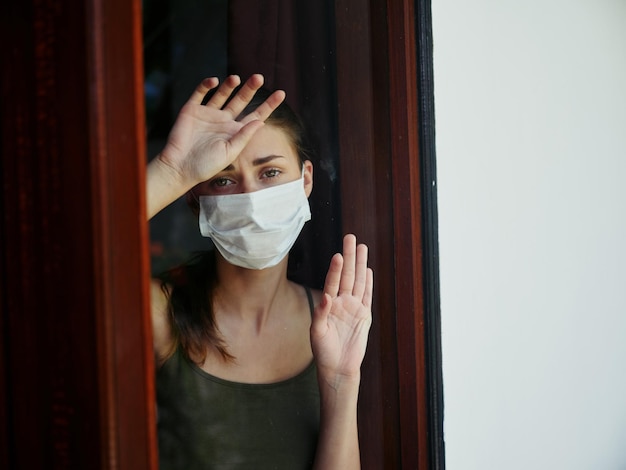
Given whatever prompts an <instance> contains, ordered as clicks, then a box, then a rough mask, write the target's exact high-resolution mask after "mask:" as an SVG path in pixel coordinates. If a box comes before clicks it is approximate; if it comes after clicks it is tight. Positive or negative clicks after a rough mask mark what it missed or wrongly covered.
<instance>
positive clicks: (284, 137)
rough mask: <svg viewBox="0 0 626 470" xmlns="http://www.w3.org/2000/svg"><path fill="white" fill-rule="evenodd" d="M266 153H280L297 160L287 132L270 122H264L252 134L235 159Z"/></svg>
mask: <svg viewBox="0 0 626 470" xmlns="http://www.w3.org/2000/svg"><path fill="white" fill-rule="evenodd" d="M268 155H280V156H283V157H287V158H288V159H289V160H293V161H294V162H296V163H297V162H298V152H297V151H296V147H295V145H294V144H293V141H292V140H291V137H290V136H289V134H288V133H287V132H285V131H283V130H282V129H280V128H278V127H276V126H273V125H271V124H265V126H263V127H262V128H261V129H259V130H258V131H257V132H256V133H255V134H254V135H253V136H252V138H251V139H250V141H249V142H248V144H247V145H246V146H245V147H244V149H243V150H242V152H241V153H240V154H239V156H238V157H237V159H238V160H246V161H247V160H254V159H257V158H263V157H267V156H268Z"/></svg>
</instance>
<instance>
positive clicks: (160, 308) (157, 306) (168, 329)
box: [150, 279, 174, 366]
mask: <svg viewBox="0 0 626 470" xmlns="http://www.w3.org/2000/svg"><path fill="white" fill-rule="evenodd" d="M167 292H168V286H167V285H166V284H164V283H163V281H161V280H160V279H152V280H151V281H150V304H151V305H150V314H151V319H152V341H153V347H154V354H155V360H156V362H157V366H160V365H161V364H163V362H164V361H165V360H166V359H167V358H168V357H169V356H170V355H171V353H172V351H173V349H174V335H173V334H172V325H171V322H170V318H169V300H168V294H167Z"/></svg>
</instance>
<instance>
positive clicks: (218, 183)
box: [211, 176, 235, 188]
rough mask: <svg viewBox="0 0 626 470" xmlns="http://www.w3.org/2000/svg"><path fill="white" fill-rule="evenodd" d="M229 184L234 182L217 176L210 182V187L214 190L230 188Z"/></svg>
mask: <svg viewBox="0 0 626 470" xmlns="http://www.w3.org/2000/svg"><path fill="white" fill-rule="evenodd" d="M231 184H235V182H234V181H233V180H231V179H230V178H226V177H225V176H219V177H217V178H214V179H212V180H211V186H213V187H216V188H223V187H224V186H230V185H231Z"/></svg>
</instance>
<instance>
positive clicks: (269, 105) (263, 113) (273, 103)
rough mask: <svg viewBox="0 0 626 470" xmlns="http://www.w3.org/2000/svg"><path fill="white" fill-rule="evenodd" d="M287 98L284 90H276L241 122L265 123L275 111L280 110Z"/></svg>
mask: <svg viewBox="0 0 626 470" xmlns="http://www.w3.org/2000/svg"><path fill="white" fill-rule="evenodd" d="M285 96H286V95H285V92H284V91H283V90H276V91H275V92H274V93H272V94H271V95H270V96H269V97H268V98H267V99H266V100H265V101H264V102H263V103H261V104H260V105H259V106H258V107H257V108H256V109H255V110H254V111H253V112H251V113H250V114H248V115H247V116H246V117H245V118H243V119H242V120H241V122H248V121H252V120H256V119H258V120H259V121H265V120H266V119H267V118H268V117H269V116H270V114H272V113H273V112H274V110H275V109H276V108H278V107H279V106H280V104H281V103H282V102H283V101H285Z"/></svg>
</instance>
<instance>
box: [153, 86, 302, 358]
mask: <svg viewBox="0 0 626 470" xmlns="http://www.w3.org/2000/svg"><path fill="white" fill-rule="evenodd" d="M210 93H211V92H209V94H207V96H206V97H205V99H204V101H203V103H205V102H206V101H208V99H209V98H210ZM234 94H235V93H233V95H231V96H234ZM270 94H271V92H270V91H268V90H266V89H264V88H262V89H260V90H258V91H257V93H256V94H255V96H254V98H253V99H252V100H251V101H250V103H249V104H248V106H246V108H245V109H244V110H243V111H242V113H241V114H240V115H239V116H238V118H237V119H238V120H240V119H242V118H243V117H245V116H247V115H248V114H250V113H252V112H253V111H254V110H255V109H256V108H257V107H258V106H259V105H261V104H262V103H263V102H264V101H265V100H266V99H267V98H268V97H269V96H270ZM265 122H266V124H269V125H272V126H275V127H277V128H279V129H281V130H283V131H284V132H286V133H287V134H288V136H289V138H290V139H291V142H292V143H293V144H294V147H295V149H296V152H297V154H298V157H299V159H300V162H301V163H303V162H304V161H305V160H309V159H311V155H312V153H313V152H312V151H311V147H310V144H309V140H308V137H307V133H306V130H305V127H304V124H303V123H302V121H301V120H300V118H299V117H298V116H297V115H296V113H294V112H293V110H292V109H291V108H290V107H289V106H288V105H287V104H286V103H285V102H283V103H281V105H280V106H278V107H277V108H276V109H275V110H274V111H273V112H272V114H271V115H270V116H269V117H268V118H267V119H266V121H265ZM187 203H188V204H189V206H190V208H191V209H192V211H193V212H194V213H195V214H196V215H197V214H198V213H199V207H198V201H197V200H196V199H195V198H194V197H188V198H187ZM159 278H160V279H161V289H162V290H163V292H164V293H165V295H166V296H167V298H168V314H169V321H170V324H171V326H172V332H173V334H174V340H175V347H176V348H177V347H180V348H181V350H182V353H183V354H184V355H185V357H187V359H189V360H194V361H195V362H196V363H197V364H198V365H201V364H202V363H203V362H204V360H205V359H206V352H207V349H206V348H207V345H210V346H213V347H214V348H215V349H216V350H217V351H218V352H219V353H220V355H221V356H222V358H223V359H224V360H227V361H228V360H234V359H235V358H234V356H232V355H231V354H230V353H229V352H228V349H227V345H226V344H225V342H224V340H223V338H222V337H221V336H220V334H219V331H218V329H217V325H216V324H215V316H214V312H213V292H214V289H215V286H216V285H217V282H218V279H217V272H216V268H215V252H214V251H207V252H204V253H198V254H195V255H194V256H193V257H192V258H191V259H190V260H189V261H188V262H187V263H185V264H183V265H181V266H179V267H177V268H174V269H171V270H169V271H166V272H165V273H162V274H161V275H160V276H159Z"/></svg>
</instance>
